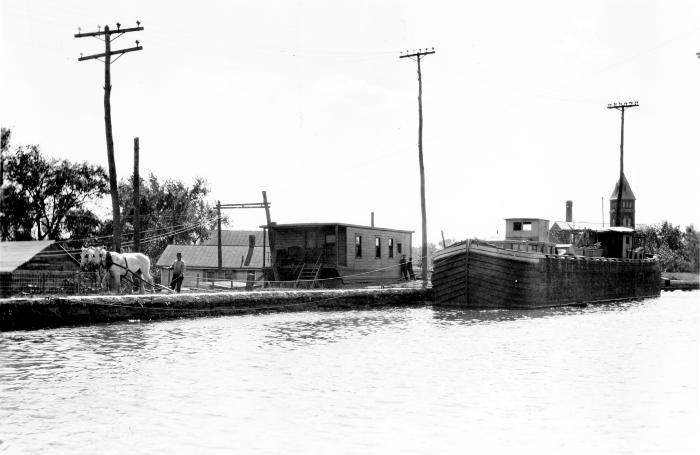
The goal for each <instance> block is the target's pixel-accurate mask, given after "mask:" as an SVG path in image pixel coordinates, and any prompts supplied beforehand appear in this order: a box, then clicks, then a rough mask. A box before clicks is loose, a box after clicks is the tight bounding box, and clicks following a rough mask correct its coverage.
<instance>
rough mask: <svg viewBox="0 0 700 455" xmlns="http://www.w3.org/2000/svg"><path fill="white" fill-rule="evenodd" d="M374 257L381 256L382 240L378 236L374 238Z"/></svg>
mask: <svg viewBox="0 0 700 455" xmlns="http://www.w3.org/2000/svg"><path fill="white" fill-rule="evenodd" d="M374 257H375V258H380V257H382V240H381V239H380V238H379V237H375V238H374Z"/></svg>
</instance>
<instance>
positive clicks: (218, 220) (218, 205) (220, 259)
mask: <svg viewBox="0 0 700 455" xmlns="http://www.w3.org/2000/svg"><path fill="white" fill-rule="evenodd" d="M216 225H217V227H218V233H217V234H218V241H217V242H216V244H217V257H218V262H217V269H218V270H219V272H221V266H222V262H223V257H222V254H221V201H216Z"/></svg>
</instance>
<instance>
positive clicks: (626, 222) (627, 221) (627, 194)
mask: <svg viewBox="0 0 700 455" xmlns="http://www.w3.org/2000/svg"><path fill="white" fill-rule="evenodd" d="M619 188H620V182H619V180H618V182H617V183H615V189H614V190H613V192H612V195H611V196H610V226H616V224H615V223H616V219H617V218H616V217H617V193H618V190H619ZM636 199H637V198H635V197H634V193H633V192H632V188H631V187H630V184H629V182H628V181H627V177H625V174H622V200H621V203H622V209H621V211H620V214H621V215H622V226H624V227H628V228H632V229H634V226H635V201H636Z"/></svg>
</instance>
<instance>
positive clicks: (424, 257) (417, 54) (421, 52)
mask: <svg viewBox="0 0 700 455" xmlns="http://www.w3.org/2000/svg"><path fill="white" fill-rule="evenodd" d="M434 53H435V48H434V47H433V48H431V49H430V50H428V49H418V51H415V50H414V51H412V52H410V53H409V52H408V51H406V53H405V54H401V55H400V56H399V58H410V59H414V60H415V61H416V62H417V63H418V165H419V167H420V210H421V221H422V224H421V228H422V230H423V236H422V238H421V242H422V243H423V245H422V246H421V279H422V280H423V287H426V286H427V285H428V233H427V224H428V223H427V221H426V213H425V171H424V169H423V100H422V97H423V82H422V80H421V72H420V60H421V58H423V57H425V56H426V55H430V54H434Z"/></svg>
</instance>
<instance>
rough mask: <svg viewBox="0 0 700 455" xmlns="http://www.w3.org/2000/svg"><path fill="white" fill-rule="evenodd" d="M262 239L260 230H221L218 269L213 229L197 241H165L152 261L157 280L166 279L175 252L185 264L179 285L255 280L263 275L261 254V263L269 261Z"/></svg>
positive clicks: (192, 285) (162, 282) (235, 283)
mask: <svg viewBox="0 0 700 455" xmlns="http://www.w3.org/2000/svg"><path fill="white" fill-rule="evenodd" d="M266 243H267V242H266V240H264V239H263V231H237V230H222V231H221V260H222V263H221V270H219V268H218V265H219V264H218V262H219V250H218V234H217V231H210V233H209V239H207V240H205V241H204V243H203V244H201V245H168V246H167V247H166V248H165V251H163V253H162V254H161V255H160V257H159V258H158V262H157V263H156V267H157V268H158V269H159V271H160V281H161V284H162V285H164V286H165V285H167V284H168V283H170V280H171V279H172V271H171V270H169V269H168V267H170V266H171V265H172V264H173V262H175V258H176V254H177V253H182V259H183V261H184V262H185V266H186V272H185V278H184V280H183V282H182V285H183V287H197V286H198V285H199V286H205V285H207V284H206V283H209V284H211V283H212V282H218V283H220V284H221V285H222V286H224V285H225V282H229V284H233V286H234V287H236V286H244V285H245V283H246V282H247V281H249V280H253V281H258V280H260V279H261V278H262V275H263V256H264V257H265V260H264V263H265V264H266V265H267V266H269V265H270V252H269V247H265V248H264V246H265V244H266ZM263 249H264V250H265V251H263ZM231 282H233V283H231Z"/></svg>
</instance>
